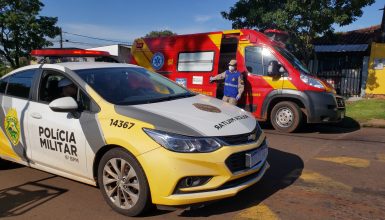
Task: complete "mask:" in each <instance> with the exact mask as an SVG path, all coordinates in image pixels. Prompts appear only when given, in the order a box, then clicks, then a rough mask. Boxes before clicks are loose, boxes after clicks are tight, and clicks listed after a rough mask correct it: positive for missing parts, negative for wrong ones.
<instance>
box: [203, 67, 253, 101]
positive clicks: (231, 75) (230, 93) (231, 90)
mask: <svg viewBox="0 0 385 220" xmlns="http://www.w3.org/2000/svg"><path fill="white" fill-rule="evenodd" d="M221 79H225V86H224V91H223V93H224V96H223V99H222V100H223V101H224V102H228V103H230V104H232V105H236V104H237V101H238V100H239V99H240V98H241V96H242V93H243V90H244V88H245V86H244V82H243V76H242V74H241V73H240V72H239V71H237V61H236V60H231V61H230V63H229V69H228V70H226V71H225V72H223V73H221V74H218V75H216V76H214V77H210V82H212V81H215V80H221Z"/></svg>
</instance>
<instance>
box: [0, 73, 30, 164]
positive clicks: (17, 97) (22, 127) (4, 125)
mask: <svg viewBox="0 0 385 220" xmlns="http://www.w3.org/2000/svg"><path fill="white" fill-rule="evenodd" d="M35 75H36V69H29V70H24V71H21V72H18V73H15V74H12V75H10V76H8V77H6V78H4V79H2V80H1V89H0V90H1V91H0V102H1V110H0V119H1V123H0V127H1V129H0V130H1V131H0V139H1V140H0V144H1V145H0V155H1V156H2V157H4V158H7V159H10V160H14V161H16V162H19V163H22V164H25V165H27V164H28V162H29V159H28V157H27V155H26V150H27V146H28V138H26V133H27V130H28V129H27V127H26V125H27V121H28V118H27V117H26V115H27V114H28V110H29V105H30V97H31V87H32V84H33V81H34V77H35Z"/></svg>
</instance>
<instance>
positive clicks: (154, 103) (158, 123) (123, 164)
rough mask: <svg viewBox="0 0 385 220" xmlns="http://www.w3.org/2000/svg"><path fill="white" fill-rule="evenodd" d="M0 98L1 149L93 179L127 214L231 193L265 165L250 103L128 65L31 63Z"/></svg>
mask: <svg viewBox="0 0 385 220" xmlns="http://www.w3.org/2000/svg"><path fill="white" fill-rule="evenodd" d="M0 102H1V111H0V119H1V123H0V124H1V126H0V127H1V129H0V157H1V158H2V159H5V160H10V161H14V162H17V163H20V164H24V165H26V166H30V167H33V168H37V169H40V170H44V171H47V172H50V173H53V174H56V175H60V176H64V177H67V178H70V179H74V180H77V181H80V182H83V183H87V184H90V185H95V186H99V188H100V190H101V192H102V194H103V196H104V198H105V199H106V201H107V203H108V204H109V205H110V206H111V207H112V208H113V209H114V210H116V211H118V212H120V213H122V214H125V215H129V216H135V215H138V214H140V213H142V212H144V211H145V210H146V209H147V208H148V207H150V206H151V205H152V204H156V205H166V206H188V205H191V204H199V203H204V202H207V201H210V200H216V199H221V198H225V197H229V196H233V195H235V194H236V193H237V192H239V191H240V190H242V189H245V188H246V187H249V186H250V185H252V184H254V183H256V182H257V181H259V180H260V179H261V177H262V176H263V175H264V173H265V171H266V170H267V169H268V167H269V164H268V162H267V161H266V157H267V154H268V148H267V144H266V140H265V134H264V133H263V132H262V130H261V128H260V127H259V125H258V123H257V122H256V120H255V119H254V117H253V116H252V115H251V114H250V113H248V112H246V111H244V110H242V109H240V108H237V107H235V106H232V105H230V104H227V103H225V102H222V101H221V100H218V99H214V98H211V97H208V96H204V95H199V94H195V93H192V92H190V91H188V90H186V89H185V88H184V87H182V86H179V85H178V84H176V83H174V82H172V81H170V80H168V79H166V78H165V77H162V76H161V75H158V74H156V73H152V72H149V71H148V70H146V69H144V68H142V67H138V66H135V65H128V64H117V63H59V64H41V65H30V66H27V67H23V68H20V69H17V70H15V71H13V72H11V73H9V74H7V75H5V76H4V77H2V78H1V79H0Z"/></svg>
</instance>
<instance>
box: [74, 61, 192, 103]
mask: <svg viewBox="0 0 385 220" xmlns="http://www.w3.org/2000/svg"><path fill="white" fill-rule="evenodd" d="M75 72H76V73H77V74H78V75H79V76H80V77H81V78H82V79H83V80H84V81H86V82H87V84H88V85H90V86H91V87H92V88H93V89H94V90H95V91H96V92H97V93H98V94H99V95H100V96H102V97H103V98H104V99H105V100H107V101H108V102H110V103H113V104H115V105H137V104H146V103H154V102H160V101H168V100H173V99H178V98H185V97H190V96H194V95H195V94H194V93H192V92H190V91H188V90H186V89H185V88H183V87H181V86H179V85H177V84H176V83H174V82H172V81H170V80H168V79H167V78H165V77H163V76H161V75H159V74H156V73H153V72H150V71H148V70H146V69H144V68H136V67H126V68H99V69H85V70H77V71H75Z"/></svg>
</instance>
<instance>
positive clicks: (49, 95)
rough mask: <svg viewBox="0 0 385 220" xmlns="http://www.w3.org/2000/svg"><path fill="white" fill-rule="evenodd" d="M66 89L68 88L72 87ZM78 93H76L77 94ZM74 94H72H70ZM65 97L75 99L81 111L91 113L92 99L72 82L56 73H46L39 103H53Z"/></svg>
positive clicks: (41, 85) (42, 81) (41, 86)
mask: <svg viewBox="0 0 385 220" xmlns="http://www.w3.org/2000/svg"><path fill="white" fill-rule="evenodd" d="M66 81H67V82H66ZM72 86H73V89H71V88H66V87H72ZM75 91H76V92H75ZM68 92H72V94H68ZM65 96H71V97H72V98H74V99H75V100H76V101H77V103H78V105H79V110H81V111H91V105H92V101H91V99H90V98H89V97H88V96H87V95H86V94H85V93H84V92H83V91H82V90H80V89H79V88H78V87H77V86H76V85H75V83H73V82H72V80H70V79H68V78H67V77H65V76H63V75H62V74H61V73H58V72H54V71H45V72H44V74H43V78H42V80H41V83H40V90H39V101H40V102H44V103H49V102H52V101H53V100H55V99H58V98H62V97H65Z"/></svg>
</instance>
